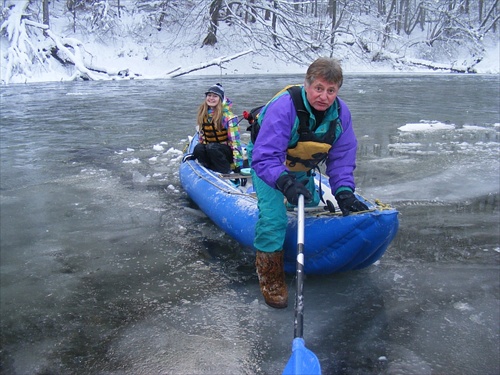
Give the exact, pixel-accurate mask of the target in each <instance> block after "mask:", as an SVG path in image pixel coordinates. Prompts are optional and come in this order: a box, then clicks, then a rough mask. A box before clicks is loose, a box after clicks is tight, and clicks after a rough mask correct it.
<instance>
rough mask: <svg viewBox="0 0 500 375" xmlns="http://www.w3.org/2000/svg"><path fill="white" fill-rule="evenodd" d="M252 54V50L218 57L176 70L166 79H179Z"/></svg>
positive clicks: (168, 74)
mask: <svg viewBox="0 0 500 375" xmlns="http://www.w3.org/2000/svg"><path fill="white" fill-rule="evenodd" d="M252 52H253V50H248V51H244V52H240V53H237V54H236V55H232V56H222V57H219V58H217V59H213V60H211V61H207V62H205V63H201V64H198V65H194V66H191V67H188V68H185V69H181V68H177V69H175V70H174V71H172V72H170V73H167V77H168V78H174V77H179V76H182V75H184V74H188V73H191V72H195V71H197V70H201V69H205V68H208V67H210V66H214V65H218V66H222V64H223V63H225V62H228V61H231V60H235V59H237V58H239V57H241V56H244V55H247V54H249V53H252Z"/></svg>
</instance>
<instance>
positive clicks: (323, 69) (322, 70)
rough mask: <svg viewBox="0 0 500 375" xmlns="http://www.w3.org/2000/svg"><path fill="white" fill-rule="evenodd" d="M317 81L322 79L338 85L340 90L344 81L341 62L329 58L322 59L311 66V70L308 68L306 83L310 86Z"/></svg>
mask: <svg viewBox="0 0 500 375" xmlns="http://www.w3.org/2000/svg"><path fill="white" fill-rule="evenodd" d="M317 79H322V80H325V81H327V82H329V83H336V84H338V85H339V88H340V87H341V86H342V82H343V79H344V78H343V75H342V67H341V66H340V62H339V61H338V60H336V59H332V58H329V57H320V58H319V59H317V60H315V61H314V62H313V63H312V64H311V65H309V68H307V72H306V82H307V84H308V85H310V84H312V83H313V82H314V81H315V80H317Z"/></svg>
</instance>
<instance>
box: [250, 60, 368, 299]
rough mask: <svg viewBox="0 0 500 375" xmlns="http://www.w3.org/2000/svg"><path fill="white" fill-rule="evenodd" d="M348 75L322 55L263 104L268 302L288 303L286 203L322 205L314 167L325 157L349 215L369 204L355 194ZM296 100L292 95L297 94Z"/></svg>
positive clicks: (263, 276) (255, 165)
mask: <svg viewBox="0 0 500 375" xmlns="http://www.w3.org/2000/svg"><path fill="white" fill-rule="evenodd" d="M342 81H343V75H342V68H341V66H340V64H339V62H338V61H337V60H335V59H330V58H319V59H317V60H316V61H314V62H313V63H312V64H311V65H310V66H309V68H308V69H307V73H306V77H305V81H304V85H303V86H294V87H291V88H290V89H288V90H286V89H284V90H282V91H281V92H280V93H278V94H277V95H276V96H275V97H274V98H273V99H271V101H270V102H269V103H268V104H267V105H266V106H265V107H264V108H263V109H262V111H261V113H260V114H259V118H258V122H259V125H260V130H259V133H258V136H257V138H256V139H255V140H254V141H253V144H252V143H251V144H250V145H249V156H250V158H251V166H252V177H253V182H254V186H255V191H256V193H257V198H258V207H259V220H258V221H257V225H256V229H255V240H254V246H255V248H256V250H257V255H256V262H255V264H256V268H257V275H258V277H259V284H260V289H261V292H262V295H263V296H264V299H265V301H266V303H267V304H268V305H269V306H272V307H275V308H285V307H287V305H288V290H287V286H286V283H285V273H284V268H283V267H284V265H283V243H284V240H285V234H286V227H287V215H286V209H287V206H286V205H285V204H284V198H286V200H287V201H288V205H290V204H291V205H296V204H297V202H298V197H299V195H301V194H302V195H304V198H305V203H306V204H308V205H317V204H318V203H319V200H320V198H319V195H318V193H317V192H316V191H315V187H314V179H313V177H312V172H313V170H314V168H315V166H317V165H318V164H319V163H320V162H322V161H325V162H326V174H327V176H328V177H329V181H330V186H331V189H332V193H333V194H334V195H335V198H336V200H337V203H338V205H339V207H340V209H341V211H342V213H343V214H344V215H348V214H349V213H350V212H358V211H364V210H367V209H368V208H367V206H366V205H365V204H364V203H362V202H360V201H359V200H358V199H357V198H356V197H355V195H354V194H353V193H354V190H355V184H354V175H353V172H354V169H355V168H356V148H357V140H356V137H355V135H354V131H353V128H352V122H351V113H350V111H349V108H348V107H347V105H346V104H345V103H344V102H343V101H342V100H341V99H339V98H338V97H337V95H338V92H339V89H340V87H341V86H342ZM294 100H295V101H294Z"/></svg>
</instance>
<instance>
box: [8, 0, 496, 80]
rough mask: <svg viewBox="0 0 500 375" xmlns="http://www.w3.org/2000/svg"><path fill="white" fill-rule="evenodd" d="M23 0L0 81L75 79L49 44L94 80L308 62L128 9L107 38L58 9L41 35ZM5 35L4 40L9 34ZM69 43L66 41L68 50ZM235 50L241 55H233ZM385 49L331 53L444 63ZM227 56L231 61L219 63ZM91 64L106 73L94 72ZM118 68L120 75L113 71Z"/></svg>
mask: <svg viewBox="0 0 500 375" xmlns="http://www.w3.org/2000/svg"><path fill="white" fill-rule="evenodd" d="M22 3H25V4H27V2H26V0H18V2H17V3H16V6H15V7H14V8H13V9H12V10H11V15H10V16H9V18H8V22H7V21H6V22H4V24H3V25H2V29H3V33H2V36H1V38H0V39H1V43H0V47H1V48H0V52H1V64H0V65H1V66H0V68H1V69H0V71H1V80H2V83H30V82H45V81H62V80H63V81H64V80H73V79H75V78H77V77H78V74H79V72H78V71H77V70H76V69H75V67H74V66H73V65H71V64H66V65H65V66H62V65H61V63H60V61H58V60H57V59H56V58H54V57H52V56H51V55H50V54H48V53H47V51H50V50H51V49H52V48H53V46H54V45H57V47H58V49H59V53H58V54H60V53H61V50H66V51H65V52H64V53H66V52H67V53H66V55H68V54H72V55H73V56H72V58H67V60H71V61H72V62H77V63H78V62H82V66H83V65H85V66H87V67H88V66H91V67H92V68H93V69H92V72H91V74H92V75H93V77H91V78H92V79H111V77H113V78H119V77H122V76H123V75H126V78H134V79H161V78H171V77H173V75H172V72H174V71H175V72H177V73H178V72H186V74H190V75H251V74H274V75H276V74H302V73H304V72H305V70H306V68H307V65H308V64H309V62H307V63H305V64H304V65H300V64H298V63H295V62H287V61H286V60H285V59H284V58H283V57H277V56H274V55H271V54H270V53H268V52H265V50H264V49H259V48H258V47H255V46H252V47H250V46H249V43H250V42H249V41H247V42H245V39H244V37H243V36H241V35H239V34H238V33H237V30H236V29H235V28H230V27H228V26H227V25H221V26H220V32H219V34H218V35H219V37H218V42H217V43H216V45H215V46H213V47H211V46H204V47H203V48H202V47H201V40H202V38H203V37H202V36H200V35H199V33H200V32H199V30H194V28H193V30H189V28H184V29H183V30H182V31H180V32H179V33H178V34H173V33H171V32H170V33H169V32H167V31H165V30H163V31H161V32H160V31H157V30H153V29H151V28H149V29H146V28H143V29H141V30H140V32H139V31H137V30H138V27H139V26H138V21H137V20H136V19H134V17H133V16H132V15H129V17H128V19H127V17H123V18H122V19H121V21H120V22H121V29H120V31H119V32H118V31H117V30H115V31H114V34H113V33H111V34H109V35H110V36H109V37H107V34H104V33H101V34H98V33H96V32H92V31H90V32H89V31H88V30H75V32H74V31H72V30H71V27H69V26H68V25H69V24H70V23H71V22H70V21H69V20H68V15H67V14H66V13H64V12H62V11H61V10H59V13H56V14H57V16H55V17H52V18H51V22H50V25H51V27H50V31H49V32H48V35H49V36H47V35H44V34H43V33H42V28H43V27H44V26H43V25H42V24H40V23H37V22H33V21H31V20H30V21H27V22H26V24H25V25H24V24H23V22H24V21H22V20H23V17H24V16H23V14H24V8H23V7H22V6H20V4H22ZM59 6H61V5H60V4H59ZM16 12H17V13H16ZM54 12H55V11H54ZM16 14H17V21H16V20H15V18H16V17H12V15H14V16H15V15H16ZM15 21H16V22H15ZM20 24H21V26H22V27H20V26H19V25H20ZM232 33H233V34H232ZM7 34H8V35H9V38H11V39H10V40H8V39H7V37H6V35H7ZM497 35H498V33H497ZM489 37H490V38H491V39H488V40H484V41H483V45H484V48H485V53H484V56H483V59H482V60H481V62H479V63H478V64H476V65H474V70H475V72H477V73H481V74H499V73H500V42H499V39H498V38H495V37H492V36H489ZM58 42H59V43H58ZM68 45H69V46H70V47H69V48H66V47H67V46H68ZM249 51H250V52H249ZM467 51H469V49H467V48H466V46H464V48H463V52H461V53H460V52H459V53H457V54H456V56H454V57H453V59H451V60H454V61H456V66H457V67H459V68H464V66H469V65H470V61H471V60H473V57H472V56H471V55H470V53H469V52H467ZM244 52H248V53H246V54H244ZM64 53H63V56H64ZM238 54H242V56H239V57H237V58H232V57H234V56H236V55H238ZM320 54H321V53H319V54H318V57H319V56H320ZM384 54H385V55H386V56H387V57H389V58H387V59H386V60H383V61H378V62H372V56H371V55H369V54H367V55H362V54H361V55H360V54H359V53H357V54H356V53H355V52H354V53H353V51H351V50H349V49H347V50H346V49H341V48H339V49H338V55H337V56H334V57H336V58H338V59H339V60H340V61H341V62H342V66H343V68H344V71H345V72H348V73H393V72H425V73H432V72H435V71H436V72H440V73H442V72H446V69H447V67H449V66H450V65H449V64H447V65H445V64H439V63H438V62H432V61H425V60H421V59H420V58H419V53H418V52H417V51H412V50H411V49H409V48H408V49H405V52H404V54H402V55H401V56H394V58H393V57H392V56H391V54H390V53H389V52H388V51H385V52H384ZM228 57H229V58H228ZM448 57H449V56H448ZM225 58H226V59H227V60H229V61H224V59H225ZM448 60H450V59H448ZM465 62H466V63H465ZM420 64H422V65H420ZM464 64H465V65H464ZM419 65H420V66H419ZM425 65H432V66H433V67H434V68H436V69H438V70H430V69H429V68H427V67H425ZM96 68H97V70H102V71H104V72H107V73H108V74H101V73H95V69H96ZM84 70H85V69H84ZM118 72H126V74H121V75H117V73H118ZM80 73H81V69H80Z"/></svg>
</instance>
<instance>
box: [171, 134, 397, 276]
mask: <svg viewBox="0 0 500 375" xmlns="http://www.w3.org/2000/svg"><path fill="white" fill-rule="evenodd" d="M197 139H198V137H197V136H195V137H193V138H192V140H191V142H190V143H189V145H188V147H187V149H186V151H185V152H186V153H191V152H192V151H193V148H194V146H195V145H196V140H197ZM179 173H180V180H181V184H182V186H183V188H184V190H185V191H186V193H187V194H188V196H189V197H190V198H191V199H192V200H193V201H194V202H195V203H196V204H197V205H198V207H199V208H200V209H201V210H202V211H203V212H204V213H205V214H206V215H207V216H208V217H209V218H210V219H211V220H212V221H213V222H214V223H215V224H216V225H217V226H218V227H219V228H220V229H222V230H223V231H224V232H226V233H227V234H228V235H230V236H231V237H232V238H234V239H235V240H236V241H238V242H239V243H240V244H241V245H243V246H248V247H251V248H253V239H254V231H255V224H256V222H257V219H258V215H259V212H258V209H257V199H256V196H255V193H253V188H252V184H251V178H249V179H248V183H247V184H246V186H244V187H242V186H236V184H234V183H233V182H232V181H231V180H230V179H229V178H228V176H224V175H221V174H220V173H217V172H214V171H211V170H209V169H207V168H204V167H203V166H201V165H200V164H199V163H198V162H196V161H193V160H189V161H186V162H183V163H181V166H180V170H179ZM316 181H317V184H318V183H319V182H320V183H321V191H322V192H323V197H324V198H325V201H326V200H330V201H331V202H332V203H335V204H336V202H335V198H333V196H332V195H331V192H330V185H329V183H328V179H327V177H326V176H323V175H319V174H318V175H317V176H316ZM358 198H359V199H360V200H361V201H363V202H364V203H365V204H366V205H367V206H368V207H369V211H366V212H363V213H356V214H350V215H349V216H345V217H344V216H342V215H341V214H340V210H339V209H338V207H336V212H335V213H331V212H329V211H328V210H327V209H326V208H325V207H323V206H321V205H322V203H320V207H316V208H314V209H306V214H305V234H304V256H305V259H306V261H305V273H306V274H331V273H337V272H344V271H350V270H356V269H361V268H365V267H368V266H370V265H371V264H373V263H374V262H376V261H377V260H378V259H380V258H381V257H382V255H383V254H384V252H385V251H386V249H387V247H388V246H389V244H390V243H391V241H392V240H393V238H394V237H395V235H396V233H397V230H398V227H399V222H398V211H396V210H395V209H393V208H391V207H389V206H387V205H384V204H381V203H372V202H369V201H367V200H365V199H364V198H363V197H361V196H359V195H358ZM284 249H285V271H286V272H287V273H294V272H295V267H296V256H297V214H296V212H294V211H289V212H288V228H287V234H286V239H285V244H284Z"/></svg>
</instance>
